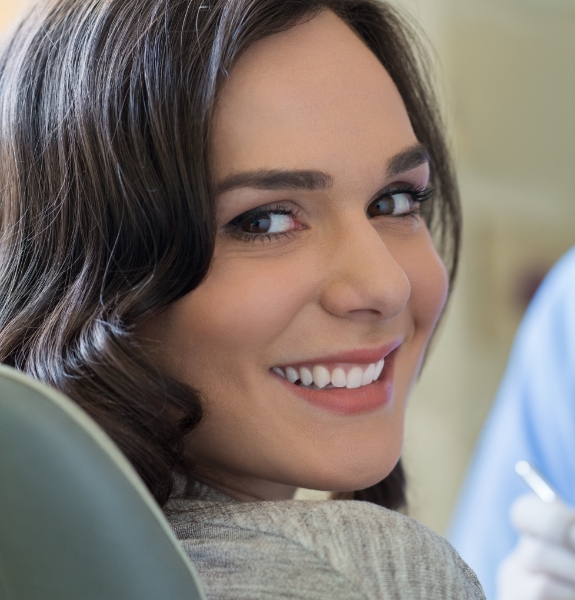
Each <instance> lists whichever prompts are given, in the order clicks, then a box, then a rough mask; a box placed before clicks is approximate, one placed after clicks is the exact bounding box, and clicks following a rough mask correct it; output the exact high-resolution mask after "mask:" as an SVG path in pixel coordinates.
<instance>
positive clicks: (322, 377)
mask: <svg viewBox="0 0 575 600" xmlns="http://www.w3.org/2000/svg"><path fill="white" fill-rule="evenodd" d="M313 382H314V383H315V384H316V385H317V387H319V388H324V387H325V386H326V385H328V384H329V383H330V382H331V376H330V373H329V371H328V370H327V369H326V368H325V367H324V366H323V365H316V366H315V367H314V368H313Z"/></svg>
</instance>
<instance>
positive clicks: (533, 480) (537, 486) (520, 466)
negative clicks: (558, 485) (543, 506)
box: [515, 460, 560, 503]
mask: <svg viewBox="0 0 575 600" xmlns="http://www.w3.org/2000/svg"><path fill="white" fill-rule="evenodd" d="M515 471H516V472H517V474H518V475H520V476H521V477H522V478H523V480H524V481H525V483H526V484H527V485H528V486H529V487H530V488H531V489H532V490H533V491H534V492H535V493H536V494H537V495H538V496H539V498H541V500H543V502H549V503H551V502H555V500H560V498H559V494H558V493H557V492H556V491H555V490H554V489H553V488H552V487H551V485H550V484H549V483H548V482H547V481H545V479H544V478H543V476H542V475H541V474H540V473H539V472H538V471H537V469H535V467H533V466H531V465H530V464H529V463H528V462H527V461H526V460H520V461H519V462H517V463H516V464H515Z"/></svg>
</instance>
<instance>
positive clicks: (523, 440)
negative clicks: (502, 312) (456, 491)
mask: <svg viewBox="0 0 575 600" xmlns="http://www.w3.org/2000/svg"><path fill="white" fill-rule="evenodd" d="M521 459H525V460H528V461H529V462H531V463H532V464H533V466H535V467H536V468H537V469H539V471H540V472H541V473H542V474H543V475H544V476H545V478H546V479H547V480H548V481H549V482H550V483H551V485H552V486H553V487H554V488H555V489H556V490H557V491H558V492H559V494H560V495H561V496H562V498H563V499H564V500H565V501H566V502H567V503H568V504H570V505H571V506H574V507H575V248H572V249H571V250H570V251H569V252H568V253H567V254H566V255H565V256H564V257H563V258H562V259H561V260H560V261H559V262H558V263H557V264H556V265H555V266H554V267H553V269H552V270H551V272H550V273H549V275H548V276H547V277H546V278H545V280H544V282H543V284H542V285H541V287H540V288H539V290H538V291H537V294H536V295H535V297H534V299H533V301H532V303H531V305H530V307H529V309H528V310H527V313H526V315H525V318H524V319H523V322H522V324H521V327H520V328H519V331H518V333H517V336H516V338H515V342H514V345H513V350H512V352H511V357H510V360H509V364H508V366H507V371H506V373H505V376H504V378H503V381H502V383H501V387H500V388H499V392H498V394H497V397H496V400H495V403H494V405H493V408H492V410H491V413H490V415H489V417H488V419H487V421H486V424H485V427H484V429H483V432H482V434H481V437H480V439H479V443H478V445H477V448H476V450H475V456H474V458H473V461H472V463H471V467H470V469H469V471H468V473H467V478H466V481H465V483H464V486H463V488H462V493H461V495H460V497H459V502H458V505H457V507H456V510H455V513H454V517H453V520H452V523H451V528H450V529H451V530H450V533H449V535H448V537H449V540H450V541H451V543H452V544H453V545H454V546H455V548H456V549H457V550H458V551H459V553H460V554H461V556H462V558H463V559H464V560H465V561H466V562H467V563H468V564H469V565H470V566H471V568H472V569H473V570H474V571H475V572H476V573H477V576H478V577H479V580H480V581H481V583H482V585H483V588H484V590H485V595H486V598H487V600H495V597H496V574H497V568H498V565H499V563H500V561H501V560H502V559H503V558H504V557H505V556H506V555H507V554H508V553H509V552H511V550H512V549H513V547H514V546H515V544H516V542H517V534H516V533H515V531H514V530H513V529H512V527H511V524H510V522H509V507H510V505H511V503H512V502H513V500H514V499H515V498H516V497H517V496H520V495H522V494H524V493H526V492H529V491H530V490H529V488H528V487H527V486H526V485H525V483H523V481H522V480H521V479H520V478H519V476H518V475H516V473H515V470H514V465H515V463H516V462H517V461H518V460H521Z"/></svg>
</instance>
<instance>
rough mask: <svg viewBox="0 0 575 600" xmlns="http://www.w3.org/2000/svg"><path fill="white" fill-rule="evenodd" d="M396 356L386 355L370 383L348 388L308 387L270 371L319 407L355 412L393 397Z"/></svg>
mask: <svg viewBox="0 0 575 600" xmlns="http://www.w3.org/2000/svg"><path fill="white" fill-rule="evenodd" d="M398 345H399V344H398ZM396 348H397V346H396ZM340 356H341V355H337V358H339V357H340ZM345 356H346V358H348V357H349V355H345ZM386 356H387V355H386ZM395 356H396V354H395V353H394V354H391V355H390V356H388V358H387V360H386V361H385V366H384V367H383V371H382V372H381V375H380V376H379V379H377V380H376V381H374V382H373V383H370V384H369V385H366V386H363V387H360V388H355V389H351V390H349V389H347V388H333V389H328V390H325V389H324V390H309V389H307V388H304V387H300V386H298V385H296V384H295V383H290V382H289V381H288V380H287V379H285V378H284V377H282V376H281V375H278V374H277V373H275V372H274V371H270V374H271V375H272V377H275V378H276V379H277V380H278V381H279V382H280V383H281V384H282V385H284V386H285V387H286V389H287V390H288V391H289V392H291V393H292V394H294V395H295V396H297V397H299V398H301V399H302V400H305V401H306V402H309V403H310V404H312V405H314V406H317V407H318V408H321V409H323V410H327V411H328V412H333V413H336V414H340V415H357V414H361V413H366V412H370V411H373V410H376V409H378V408H381V407H382V406H386V405H388V404H389V403H390V402H391V400H392V398H393V371H394V363H395ZM371 357H372V355H369V360H371V361H372V362H375V360H372V358H371ZM314 362H315V360H314ZM318 362H319V361H318ZM326 362H328V361H326ZM342 362H358V363H360V364H361V362H362V361H359V360H358V361H349V360H345V361H342Z"/></svg>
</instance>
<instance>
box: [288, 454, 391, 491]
mask: <svg viewBox="0 0 575 600" xmlns="http://www.w3.org/2000/svg"><path fill="white" fill-rule="evenodd" d="M399 457H400V453H399V452H398V453H397V454H394V455H393V456H391V457H390V456H389V455H388V456H386V457H385V459H384V460H381V461H378V462H376V463H375V464H372V463H369V462H367V461H366V462H363V463H361V464H356V465H353V466H352V465H346V466H345V467H342V468H340V469H338V470H336V471H331V470H330V472H324V473H322V474H321V475H319V476H316V477H313V479H311V480H310V481H307V482H306V485H303V484H300V486H299V487H304V488H307V489H314V490H321V491H325V492H353V491H356V490H364V489H366V488H369V487H371V486H373V485H375V484H377V483H379V482H380V481H382V480H383V479H385V478H386V477H387V476H388V475H389V474H390V473H391V471H392V470H393V468H394V467H395V465H396V464H397V461H398V460H399ZM340 465H341V463H340Z"/></svg>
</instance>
